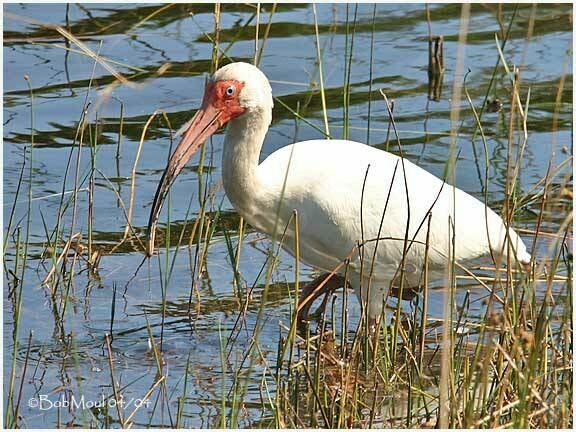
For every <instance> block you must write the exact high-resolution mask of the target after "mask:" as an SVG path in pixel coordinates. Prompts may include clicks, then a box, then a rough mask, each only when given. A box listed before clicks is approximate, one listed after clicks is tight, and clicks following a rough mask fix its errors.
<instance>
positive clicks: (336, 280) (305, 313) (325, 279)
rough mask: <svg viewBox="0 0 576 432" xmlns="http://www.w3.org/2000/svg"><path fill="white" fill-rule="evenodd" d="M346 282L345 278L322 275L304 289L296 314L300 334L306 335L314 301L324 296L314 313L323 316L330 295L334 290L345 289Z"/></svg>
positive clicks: (327, 274)
mask: <svg viewBox="0 0 576 432" xmlns="http://www.w3.org/2000/svg"><path fill="white" fill-rule="evenodd" d="M345 282H346V279H345V278H344V277H343V276H340V275H337V274H330V273H322V274H321V275H320V276H318V277H317V278H316V279H314V280H313V281H311V282H309V283H308V284H307V285H306V286H305V287H304V288H303V289H302V291H301V293H300V298H299V301H298V312H297V313H296V326H297V329H298V332H299V333H300V334H305V333H306V322H308V321H309V319H310V313H309V312H310V307H311V306H312V303H314V300H316V299H317V298H318V297H320V296H321V295H324V300H323V301H322V305H321V306H320V307H319V308H318V310H317V311H316V312H315V313H314V315H318V314H321V313H322V312H323V311H324V309H325V308H326V303H327V302H328V295H329V294H330V293H332V292H333V291H334V290H336V289H338V288H341V287H343V286H344V285H345Z"/></svg>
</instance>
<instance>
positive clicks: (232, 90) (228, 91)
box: [226, 86, 236, 96]
mask: <svg viewBox="0 0 576 432" xmlns="http://www.w3.org/2000/svg"><path fill="white" fill-rule="evenodd" d="M235 91H236V89H235V88H234V86H230V87H228V88H227V89H226V96H232V95H233V94H234V92H235Z"/></svg>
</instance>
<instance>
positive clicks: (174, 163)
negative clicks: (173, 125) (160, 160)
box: [146, 80, 246, 256]
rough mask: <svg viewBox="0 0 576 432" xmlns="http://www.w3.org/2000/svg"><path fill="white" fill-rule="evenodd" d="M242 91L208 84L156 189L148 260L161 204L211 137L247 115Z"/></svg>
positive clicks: (236, 85) (235, 84) (232, 84)
mask: <svg viewBox="0 0 576 432" xmlns="http://www.w3.org/2000/svg"><path fill="white" fill-rule="evenodd" d="M243 88H244V83H242V82H240V81H236V80H222V81H216V82H213V81H208V82H207V83H206V87H205V89H204V98H203V100H202V107H201V108H200V109H199V110H198V111H197V112H196V114H195V115H194V118H193V119H192V121H191V122H190V126H189V127H188V129H187V130H186V132H185V133H184V136H183V137H182V139H181V140H180V143H179V144H178V146H177V147H176V150H174V153H172V156H171V157H170V160H169V161H168V166H167V167H166V170H165V171H164V174H163V175H162V179H161V180H160V184H159V185H158V189H156V196H155V197H154V204H153V205H152V210H151V212H150V219H149V221H148V249H147V251H146V253H147V254H148V255H149V256H151V255H152V254H153V253H154V236H155V232H156V224H157V222H158V218H159V216H160V210H161V209H162V203H163V202H164V198H165V197H166V195H167V193H168V190H169V189H170V186H171V185H172V182H173V181H174V179H175V178H176V177H177V176H178V174H180V172H181V171H182V169H183V168H184V166H185V165H186V163H187V162H188V161H189V160H190V158H191V157H192V155H193V154H194V153H196V151H197V150H198V149H199V148H200V147H201V145H202V143H203V142H204V141H206V139H208V137H209V136H210V135H212V134H213V133H214V132H216V131H217V130H218V129H220V128H221V127H222V126H224V125H225V124H226V123H228V122H229V121H230V120H232V119H234V118H236V117H238V116H239V115H241V114H243V113H244V112H245V111H246V108H244V107H242V106H241V105H240V92H241V91H242V89H243Z"/></svg>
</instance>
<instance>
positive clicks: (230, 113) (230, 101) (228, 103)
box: [202, 80, 246, 124]
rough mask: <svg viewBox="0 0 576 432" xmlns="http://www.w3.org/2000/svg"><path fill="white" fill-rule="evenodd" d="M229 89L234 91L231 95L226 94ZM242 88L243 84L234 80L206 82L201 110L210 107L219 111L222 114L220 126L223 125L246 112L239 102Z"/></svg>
mask: <svg viewBox="0 0 576 432" xmlns="http://www.w3.org/2000/svg"><path fill="white" fill-rule="evenodd" d="M230 88H233V89H234V92H233V93H232V94H231V95H229V94H228V93H227V92H228V90H229V89H230ZM243 88H244V83H243V82H240V81H236V80H224V81H216V82H212V81H208V82H207V83H206V88H205V89H204V99H203V100H202V108H205V107H207V106H209V105H210V106H212V107H213V108H216V109H217V110H219V111H220V112H221V113H222V114H221V115H222V120H224V122H223V123H222V124H224V123H226V122H227V121H230V120H231V119H233V118H236V117H238V116H239V115H241V114H243V113H244V111H246V108H244V107H242V106H241V105H240V100H239V95H240V92H241V91H242V89H243Z"/></svg>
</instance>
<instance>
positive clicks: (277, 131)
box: [3, 4, 573, 428]
mask: <svg viewBox="0 0 576 432" xmlns="http://www.w3.org/2000/svg"><path fill="white" fill-rule="evenodd" d="M4 8H5V9H4V12H5V15H4V19H5V26H6V28H5V30H4V45H5V49H8V50H13V51H14V52H15V54H14V55H15V59H16V60H14V62H13V63H10V61H8V64H5V66H4V71H5V72H6V73H5V76H6V77H7V78H5V83H4V84H5V85H4V87H5V93H4V102H5V136H4V141H5V146H4V149H5V150H4V155H5V159H4V160H5V164H4V190H5V192H6V193H5V195H4V196H5V198H4V244H3V257H4V297H3V299H4V419H3V420H4V426H5V427H64V426H76V427H119V426H122V427H131V426H133V427H159V426H164V427H222V428H228V427H230V428H239V427H270V428H301V427H327V428H348V427H378V428H382V427H390V428H391V427H406V428H412V427H435V426H440V427H458V428H469V427H475V428H493V427H515V428H571V427H572V426H573V417H572V415H573V413H572V405H573V384H572V383H573V379H572V375H573V371H572V362H573V358H572V352H573V351H572V349H573V334H572V333H573V322H572V319H573V308H572V307H573V299H572V277H573V276H572V241H573V232H572V210H573V209H572V187H573V185H572V177H571V167H572V162H573V161H572V152H573V149H572V103H571V94H572V72H571V70H570V64H571V60H572V52H571V49H572V45H571V43H572V42H571V41H572V33H571V32H572V24H571V21H570V20H571V17H572V6H571V5H568V4H566V5H548V4H546V5H544V4H542V5H495V4H490V5H484V6H481V5H452V4H442V5H436V6H432V5H430V6H426V5H406V6H404V7H399V6H398V5H390V4H378V5H367V4H364V5H354V4H338V5H326V4H323V5H316V6H313V5H299V4H298V5H297V4H266V5H260V4H244V5H236V4H216V5H208V4H201V5H184V4H178V5H171V4H166V5H162V6H156V5H154V6H152V5H145V6H142V5H139V6H135V5H127V6H125V7H118V8H116V9H114V8H109V7H108V6H106V7H105V6H104V5H100V6H98V7H93V8H92V7H91V8H88V7H85V6H83V5H68V6H62V5H60V6H55V5H52V6H48V9H47V10H48V11H49V12H50V14H49V15H53V18H54V24H50V25H48V24H46V21H47V19H45V18H43V19H42V20H40V19H39V18H38V17H39V16H41V15H42V13H43V12H42V11H43V10H42V9H40V6H34V7H32V5H29V8H30V10H28V9H26V8H23V7H20V6H17V5H10V6H4ZM35 8H37V9H35ZM51 8H53V9H51ZM320 8H322V10H321V11H320V10H317V9H320ZM57 14H58V16H57ZM60 14H63V16H64V19H62V17H61V16H60ZM57 23H58V24H57ZM479 23H480V24H479ZM437 32H445V33H444V34H442V35H438V34H436V33H437ZM191 34H192V35H193V36H190V35H191ZM124 35H126V36H124ZM440 36H441V37H440ZM561 36H562V37H561ZM125 39H126V40H125ZM130 40H132V42H130ZM174 41H176V42H174ZM429 41H430V46H431V47H432V48H431V51H430V52H431V55H430V58H431V59H432V60H433V63H434V65H433V66H432V67H431V68H430V70H429V73H428V74H427V71H426V69H427V67H426V64H425V63H426V59H427V55H428V47H429ZM172 44H175V46H173V45H172ZM434 44H435V46H434ZM564 44H565V45H564ZM304 46H306V48H304ZM550 46H552V48H550ZM118 47H120V48H118ZM406 47H408V48H406ZM115 48H116V49H118V51H114V49H115ZM27 50H29V52H32V53H34V56H36V57H38V58H40V59H45V58H47V59H49V60H50V61H46V62H45V64H48V65H49V66H47V68H48V69H49V70H51V71H52V73H53V72H54V71H56V74H55V75H54V76H53V77H50V78H45V77H41V76H40V73H39V72H35V69H34V67H35V66H36V65H35V64H34V63H31V62H30V60H29V59H27V57H26V53H27ZM438 50H444V51H443V52H439V51H438ZM465 50H466V51H465ZM547 50H552V51H554V53H552V54H551V53H549V52H547ZM181 51H183V52H184V54H182V53H181ZM56 53H58V54H56ZM58 55H61V56H60V57H62V56H63V57H64V63H63V64H62V59H61V58H60V57H57V56H58ZM550 55H553V56H554V61H555V63H554V64H552V63H551V62H549V56H550ZM403 56H405V57H403ZM408 56H418V57H419V58H421V59H422V61H420V60H413V59H409V58H407V57H408ZM7 58H8V57H7V56H5V61H7ZM230 60H235V61H240V60H241V61H248V62H253V63H255V64H258V65H259V66H260V67H262V68H263V69H264V70H265V71H266V72H267V74H268V76H269V77H271V78H272V84H273V86H275V87H278V88H279V90H280V91H278V92H277V94H278V96H277V97H276V98H275V109H274V120H273V122H274V123H273V127H272V129H271V132H270V133H269V137H268V140H267V143H266V148H265V152H266V153H267V154H268V153H269V152H270V151H273V149H276V148H278V147H280V146H282V145H284V144H287V143H290V142H293V141H295V140H301V139H303V138H312V137H331V138H342V137H344V138H349V139H354V140H357V141H363V142H367V143H369V144H370V145H373V146H376V147H378V148H381V149H383V150H384V149H385V150H388V151H391V152H394V153H396V154H402V155H404V156H405V157H407V158H409V159H410V160H413V161H414V162H416V163H418V164H419V165H421V166H423V167H425V168H426V169H428V170H430V171H433V172H434V173H435V174H436V175H438V176H441V177H445V178H447V179H448V180H449V181H450V182H454V183H456V184H457V185H458V186H459V187H461V188H462V189H465V190H467V191H469V192H471V193H474V194H475V195H476V196H477V197H478V198H479V199H481V200H483V201H485V202H486V203H487V204H488V205H489V206H491V207H492V208H494V209H495V210H496V211H497V212H498V213H499V214H501V215H502V216H503V218H504V219H505V220H506V221H507V223H509V224H511V225H513V226H514V227H515V229H516V230H517V231H518V232H519V233H520V234H521V235H522V237H523V239H524V240H525V242H526V244H527V245H528V249H529V250H531V252H532V255H533V257H534V262H533V263H532V265H531V268H530V269H529V270H528V271H520V270H519V269H516V268H514V266H513V265H510V263H500V262H493V261H492V260H485V261H480V262H478V265H477V267H475V268H469V269H462V268H456V267H457V266H456V264H455V263H452V264H451V265H448V266H447V269H446V277H445V278H444V279H443V280H432V279H431V278H430V280H429V278H428V277H427V272H425V277H424V281H423V284H422V286H421V287H420V289H419V291H417V292H413V293H409V294H410V295H409V296H407V295H406V294H407V293H403V292H402V291H403V289H404V287H402V286H400V287H397V288H398V290H399V291H400V292H398V291H396V292H393V293H392V294H391V295H390V296H389V298H388V299H387V307H386V309H385V316H384V319H383V322H382V323H381V328H380V338H379V341H378V343H377V344H376V346H373V345H372V344H371V340H370V338H369V337H367V336H366V331H365V327H366V325H365V323H364V322H363V320H362V319H361V318H360V317H361V314H360V308H359V306H358V304H357V301H356V298H355V296H354V295H352V294H351V292H348V291H347V290H346V289H344V290H341V291H339V292H337V293H335V294H333V295H331V296H330V297H328V298H327V299H326V308H325V309H324V310H323V311H320V312H319V313H318V316H317V319H316V320H315V321H313V322H312V323H311V324H310V326H309V328H308V329H307V333H306V334H303V335H301V334H298V332H297V331H296V327H295V322H294V319H293V318H294V317H295V315H296V313H297V310H298V305H297V298H298V293H299V292H300V290H301V289H302V287H303V285H304V284H305V283H306V282H307V281H308V280H310V279H312V278H314V277H315V276H317V275H316V270H315V269H311V268H308V267H306V266H304V264H301V263H299V262H298V260H297V259H296V260H295V259H294V258H292V257H289V256H287V255H286V254H285V253H283V252H282V251H281V248H280V246H279V244H281V243H282V241H283V239H282V235H281V233H280V234H279V235H278V238H277V239H274V240H275V241H274V242H273V241H270V240H269V239H264V238H262V236H260V235H259V234H258V233H256V232H254V230H253V229H252V227H250V226H249V225H247V224H245V223H244V221H243V219H242V218H241V217H239V216H238V214H237V213H235V212H234V211H233V209H232V208H231V206H230V205H229V203H228V202H227V201H226V199H225V197H224V195H223V191H222V190H221V185H220V183H219V176H220V173H219V170H220V151H221V143H220V141H218V139H214V140H213V142H209V143H207V144H206V145H205V146H204V147H203V149H202V152H201V154H200V156H199V157H198V158H196V159H194V161H193V162H191V164H190V165H189V167H188V168H186V170H188V171H187V173H186V175H185V176H183V178H182V179H181V180H179V182H178V183H177V184H176V185H175V186H174V188H173V189H174V190H173V192H172V193H171V200H169V201H168V202H167V205H166V210H165V212H164V213H163V216H162V221H164V222H165V224H164V225H162V226H161V228H160V229H159V232H158V235H157V238H156V245H157V250H158V253H157V255H155V256H153V257H152V258H150V259H147V258H146V257H145V255H144V252H145V249H146V234H147V233H146V230H145V225H146V222H147V216H148V211H149V207H148V206H149V204H150V203H151V201H152V198H153V195H152V194H153V190H154V189H155V187H156V182H157V181H158V180H159V176H160V175H161V173H162V169H163V168H164V166H165V161H166V157H167V155H168V153H169V150H170V149H171V148H173V146H174V145H175V144H176V142H175V141H177V137H176V136H175V135H176V134H175V132H176V131H175V130H176V129H178V128H179V127H180V126H181V125H183V124H184V123H185V122H186V121H187V120H188V119H189V118H190V111H189V110H191V109H193V108H195V107H196V106H197V105H198V103H199V100H198V99H199V98H200V97H201V91H202V85H203V77H202V74H203V73H204V72H213V71H214V70H216V69H217V68H218V66H219V65H222V64H225V63H227V62H229V61H230ZM18 62H22V63H23V66H22V67H19V66H18ZM404 62H406V63H408V64H409V65H410V67H411V68H412V69H410V68H409V67H408V66H407V64H405V63H404ZM547 62H548V63H547ZM442 63H443V64H442ZM79 65H80V66H79ZM38 67H40V66H38ZM284 68H285V69H286V70H283V69H284ZM23 70H26V72H25V73H26V74H27V75H26V76H24V73H22V74H21V75H18V73H19V72H21V71H23ZM294 71H297V72H298V73H299V74H300V75H299V76H298V77H296V76H294ZM46 75H47V76H48V75H50V74H48V73H46ZM181 79H182V81H183V82H184V84H179V85H175V84H173V83H174V82H179V80H181ZM428 80H429V81H428ZM22 83H23V84H22ZM172 86H174V87H172ZM54 100H59V101H64V102H60V103H61V105H58V106H57V109H58V110H61V111H58V112H51V111H50V110H53V108H51V107H52V105H50V104H51V103H56V102H53V101H54ZM139 104H141V105H140V106H139ZM183 105H185V106H183ZM47 106H48V107H49V108H46V107H47ZM179 109H182V111H176V110H179ZM320 162H321V161H319V163H320ZM343 175H345V173H343ZM479 229H481V227H479ZM455 241H457V239H455ZM506 264H508V265H506ZM344 267H345V263H342V268H344ZM399 298H404V299H405V300H399ZM74 404H76V405H74Z"/></svg>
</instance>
